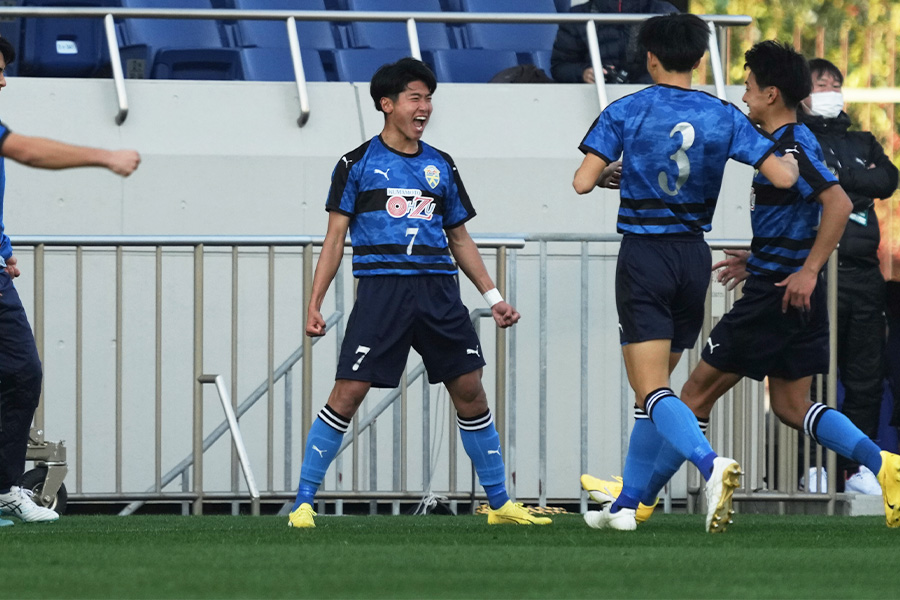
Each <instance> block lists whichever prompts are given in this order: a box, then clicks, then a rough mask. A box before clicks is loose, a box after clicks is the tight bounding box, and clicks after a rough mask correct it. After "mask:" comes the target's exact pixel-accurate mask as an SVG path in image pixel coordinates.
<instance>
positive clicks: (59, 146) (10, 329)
mask: <svg viewBox="0 0 900 600" xmlns="http://www.w3.org/2000/svg"><path fill="white" fill-rule="evenodd" d="M15 59H16V51H15V49H14V48H13V46H12V44H11V43H10V42H9V40H7V39H5V38H0V89H3V88H4V87H6V76H5V75H4V72H5V71H6V67H7V66H8V65H10V64H12V62H13V61H14V60H15ZM4 158H11V159H12V160H14V161H16V162H18V163H21V164H23V165H28V166H30V167H36V168H40V169H68V168H72V167H104V168H106V169H109V170H110V171H112V172H113V173H115V174H117V175H121V176H123V177H127V176H129V175H130V174H131V173H132V172H133V171H134V170H135V169H136V168H137V167H138V164H140V162H141V157H140V155H139V154H138V153H137V152H135V151H134V150H103V149H100V148H87V147H84V146H72V145H69V144H64V143H62V142H57V141H55V140H49V139H46V138H39V137H31V136H26V135H22V134H19V133H13V132H11V131H10V130H9V129H7V128H6V126H5V125H4V124H2V123H0V515H2V516H12V517H16V518H17V519H19V520H20V521H21V522H23V523H34V522H49V521H56V520H57V519H59V514H57V512H56V511H54V510H50V509H49V508H45V507H43V506H39V505H37V504H36V503H35V502H34V500H32V494H31V490H26V489H22V488H21V487H19V485H18V482H19V478H20V477H22V474H23V473H24V472H25V455H26V453H27V451H28V433H29V431H30V430H31V421H32V420H33V419H34V413H35V411H36V410H37V407H38V403H39V402H40V399H41V381H42V379H43V371H42V367H41V359H40V357H39V356H38V351H37V346H36V345H35V341H34V335H33V334H32V332H31V326H30V325H29V324H28V316H27V315H26V314H25V308H24V307H23V306H22V301H21V300H20V299H19V294H18V292H17V291H16V287H15V285H13V279H15V278H16V277H18V276H19V274H20V270H19V263H18V260H17V259H16V256H15V255H14V254H13V247H12V244H11V242H10V239H9V237H8V236H7V235H6V233H5V231H4V227H3V192H4V185H5V182H6V174H5V171H4V164H3V160H4ZM12 524H13V522H12V521H9V520H7V519H0V527H2V526H8V525H12Z"/></svg>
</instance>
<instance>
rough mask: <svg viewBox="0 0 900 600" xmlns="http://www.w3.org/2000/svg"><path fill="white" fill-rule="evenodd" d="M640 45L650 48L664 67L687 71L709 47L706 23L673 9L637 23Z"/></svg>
mask: <svg viewBox="0 0 900 600" xmlns="http://www.w3.org/2000/svg"><path fill="white" fill-rule="evenodd" d="M638 43H639V44H640V46H641V47H642V48H643V49H644V50H646V51H648V52H652V53H653V54H654V55H655V56H656V57H657V58H658V59H659V62H660V63H662V66H663V67H664V68H665V69H666V71H675V72H678V73H685V72H688V71H691V70H692V69H693V68H694V65H696V64H697V61H699V60H700V59H701V58H703V54H704V53H705V52H706V49H707V48H708V47H709V26H708V25H707V24H706V22H705V21H704V20H703V19H701V18H700V17H698V16H697V15H691V14H686V13H673V14H670V15H660V16H657V17H651V18H649V19H647V20H646V21H644V23H643V24H642V25H641V29H640V33H638Z"/></svg>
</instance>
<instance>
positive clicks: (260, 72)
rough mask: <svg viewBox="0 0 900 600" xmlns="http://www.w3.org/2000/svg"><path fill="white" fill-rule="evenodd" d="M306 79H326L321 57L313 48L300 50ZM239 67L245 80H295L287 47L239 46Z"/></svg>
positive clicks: (292, 64)
mask: <svg viewBox="0 0 900 600" xmlns="http://www.w3.org/2000/svg"><path fill="white" fill-rule="evenodd" d="M300 58H301V60H302V61H303V74H304V75H305V76H306V80H307V81H327V80H328V78H327V77H326V75H325V69H324V67H323V66H322V58H321V56H319V53H318V52H317V51H315V50H305V51H303V52H301V54H300ZM241 67H242V69H243V72H244V79H246V80H247V81H295V77H294V63H293V62H292V61H291V54H290V52H289V51H288V49H287V48H241Z"/></svg>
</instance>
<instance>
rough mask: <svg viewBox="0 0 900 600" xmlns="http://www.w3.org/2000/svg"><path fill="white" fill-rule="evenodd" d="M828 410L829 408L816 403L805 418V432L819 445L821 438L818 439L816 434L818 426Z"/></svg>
mask: <svg viewBox="0 0 900 600" xmlns="http://www.w3.org/2000/svg"><path fill="white" fill-rule="evenodd" d="M826 410H828V407H827V406H825V405H824V404H822V403H821V402H815V403H813V405H812V406H810V407H809V410H808V411H806V415H805V416H804V417H803V431H805V432H806V435H808V436H809V437H811V438H812V439H813V441H814V442H816V443H817V444H818V443H819V438H817V437H816V433H815V429H816V425H818V423H819V419H821V418H822V415H823V414H824V413H825V411H826Z"/></svg>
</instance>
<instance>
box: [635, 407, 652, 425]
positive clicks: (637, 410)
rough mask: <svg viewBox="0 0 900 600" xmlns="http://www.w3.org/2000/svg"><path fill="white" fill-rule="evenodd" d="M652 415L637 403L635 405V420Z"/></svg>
mask: <svg viewBox="0 0 900 600" xmlns="http://www.w3.org/2000/svg"><path fill="white" fill-rule="evenodd" d="M649 418H650V415H648V414H647V412H646V411H644V410H641V409H640V408H639V407H638V405H637V404H635V405H634V420H635V421H637V420H638V419H649Z"/></svg>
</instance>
